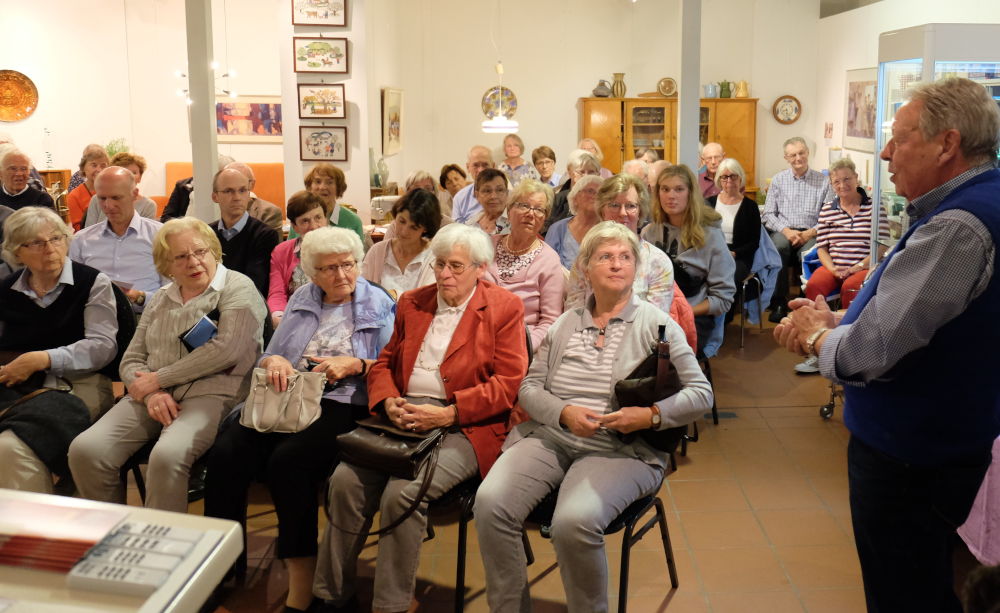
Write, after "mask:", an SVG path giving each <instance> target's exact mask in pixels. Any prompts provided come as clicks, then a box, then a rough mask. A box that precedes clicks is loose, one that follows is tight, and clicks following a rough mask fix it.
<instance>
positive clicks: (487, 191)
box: [479, 187, 507, 196]
mask: <svg viewBox="0 0 1000 613" xmlns="http://www.w3.org/2000/svg"><path fill="white" fill-rule="evenodd" d="M506 193H507V188H506V187H498V188H496V189H493V188H490V187H485V188H483V189H481V190H479V194H480V195H482V196H494V195H496V196H503V195H505V194H506Z"/></svg>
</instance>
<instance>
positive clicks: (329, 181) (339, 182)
mask: <svg viewBox="0 0 1000 613" xmlns="http://www.w3.org/2000/svg"><path fill="white" fill-rule="evenodd" d="M305 184H306V189H307V190H308V191H309V192H311V193H313V194H315V195H316V196H319V199H320V200H321V201H322V202H323V210H324V211H325V212H326V217H327V219H328V220H329V224H330V225H331V226H336V227H338V228H347V229H348V230H353V231H354V233H355V234H357V235H358V238H360V239H361V240H362V241H364V240H365V233H364V230H363V229H362V225H361V218H360V217H358V215H357V213H355V212H354V211H351V210H350V209H347V208H345V207H342V206H340V204H339V203H338V202H337V199H338V198H340V197H341V196H343V195H344V192H345V191H347V178H346V177H345V176H344V171H343V170H341V169H339V168H337V167H336V166H334V165H333V164H329V163H327V162H320V163H319V164H316V165H315V166H313V167H312V169H311V170H310V171H309V172H308V173H307V174H306V178H305ZM297 236H298V233H297V232H296V230H295V226H294V225H293V226H292V229H291V231H290V232H289V233H288V238H295V237H297Z"/></svg>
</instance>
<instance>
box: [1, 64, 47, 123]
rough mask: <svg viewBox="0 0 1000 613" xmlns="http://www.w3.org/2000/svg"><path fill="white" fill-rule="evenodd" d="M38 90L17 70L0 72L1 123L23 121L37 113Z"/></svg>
mask: <svg viewBox="0 0 1000 613" xmlns="http://www.w3.org/2000/svg"><path fill="white" fill-rule="evenodd" d="M37 106H38V88H36V87H35V84H34V83H32V81H31V79H29V78H28V77H27V76H25V75H23V74H21V73H20V72H17V71H16V70H0V121H21V120H22V119H27V118H28V117H30V116H31V114H32V113H34V112H35V108H36V107H37Z"/></svg>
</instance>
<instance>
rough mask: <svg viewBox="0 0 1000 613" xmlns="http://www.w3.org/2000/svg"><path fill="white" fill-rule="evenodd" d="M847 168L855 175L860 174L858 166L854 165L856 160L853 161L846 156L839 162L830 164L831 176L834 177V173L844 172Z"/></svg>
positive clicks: (835, 161)
mask: <svg viewBox="0 0 1000 613" xmlns="http://www.w3.org/2000/svg"><path fill="white" fill-rule="evenodd" d="M845 168H846V169H848V170H850V171H851V172H853V173H854V174H858V168H857V166H855V165H854V160H852V159H851V158H849V157H847V156H844V157H842V158H840V159H839V160H834V161H833V163H831V164H830V176H831V177H832V176H833V173H835V172H837V171H838V170H843V169H845Z"/></svg>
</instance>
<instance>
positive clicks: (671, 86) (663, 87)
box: [656, 77, 677, 98]
mask: <svg viewBox="0 0 1000 613" xmlns="http://www.w3.org/2000/svg"><path fill="white" fill-rule="evenodd" d="M656 91H658V92H660V95H661V96H667V97H668V98H669V97H670V96H675V95H677V81H674V80H673V79H671V78H670V77H663V78H662V79H660V80H659V81H658V82H657V83H656Z"/></svg>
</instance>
